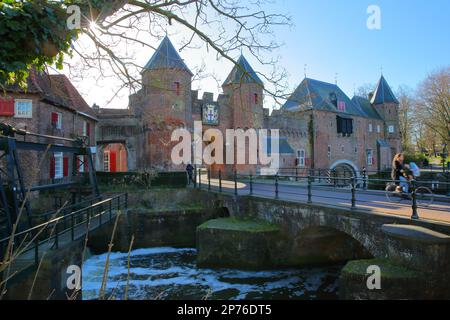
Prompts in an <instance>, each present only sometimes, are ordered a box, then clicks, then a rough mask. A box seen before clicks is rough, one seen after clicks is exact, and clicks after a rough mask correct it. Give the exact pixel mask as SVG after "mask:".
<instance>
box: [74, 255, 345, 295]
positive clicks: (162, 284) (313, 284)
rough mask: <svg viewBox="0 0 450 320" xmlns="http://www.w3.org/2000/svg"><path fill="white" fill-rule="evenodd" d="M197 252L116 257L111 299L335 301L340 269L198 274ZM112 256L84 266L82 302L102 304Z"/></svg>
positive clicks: (110, 280)
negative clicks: (93, 301)
mask: <svg viewBox="0 0 450 320" xmlns="http://www.w3.org/2000/svg"><path fill="white" fill-rule="evenodd" d="M196 254H197V252H196V250H195V249H174V248H152V249H140V250H135V251H133V252H131V259H130V261H131V262H130V270H128V267H127V265H128V253H112V254H111V255H110V264H109V271H108V281H107V285H106V297H110V298H114V299H123V298H124V294H125V288H126V285H127V277H128V272H130V277H129V281H128V283H129V284H128V288H129V289H128V298H129V299H134V300H147V299H183V300H190V299H202V298H205V297H207V298H209V299H230V300H239V299H317V298H326V299H333V298H336V291H337V277H338V274H339V271H340V267H339V266H337V267H329V268H305V269H295V270H294V269H292V270H275V271H239V270H230V269H220V270H212V269H199V268H197V267H196V263H195V261H196ZM106 258H107V254H103V255H99V256H93V257H91V258H90V259H88V260H87V261H86V262H85V264H84V266H83V289H82V290H83V299H87V300H91V299H97V298H98V295H99V291H100V288H101V285H102V279H103V273H104V268H105V262H106Z"/></svg>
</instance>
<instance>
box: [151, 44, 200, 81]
mask: <svg viewBox="0 0 450 320" xmlns="http://www.w3.org/2000/svg"><path fill="white" fill-rule="evenodd" d="M157 69H178V70H184V71H186V72H188V73H189V74H191V75H193V73H192V72H191V70H189V68H188V66H187V65H186V64H185V63H184V61H183V59H182V58H181V57H180V55H179V54H178V52H177V50H176V49H175V47H174V46H173V44H172V41H170V39H169V37H168V36H165V37H164V39H163V41H162V42H161V44H160V45H159V47H158V49H156V51H155V53H154V54H153V56H152V58H151V59H150V61H149V62H148V63H147V64H146V65H145V67H144V71H145V70H157Z"/></svg>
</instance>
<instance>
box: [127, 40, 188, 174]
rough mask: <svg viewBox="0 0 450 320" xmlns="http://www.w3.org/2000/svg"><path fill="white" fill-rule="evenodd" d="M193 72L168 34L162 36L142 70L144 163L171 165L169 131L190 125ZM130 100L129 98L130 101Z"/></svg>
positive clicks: (140, 97) (149, 164) (140, 103)
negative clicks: (144, 134) (144, 132)
mask: <svg viewBox="0 0 450 320" xmlns="http://www.w3.org/2000/svg"><path fill="white" fill-rule="evenodd" d="M192 76H193V74H192V72H191V71H190V70H189V68H188V67H187V65H186V64H185V63H184V61H183V59H182V58H181V57H180V55H179V53H178V52H177V50H176V49H175V47H174V46H173V44H172V42H171V41H170V39H169V38H168V37H165V38H164V39H163V40H162V42H161V44H160V45H159V47H158V48H157V49H156V51H155V53H154V54H153V56H152V57H151V59H150V60H149V62H148V63H147V64H146V65H145V67H144V69H143V70H142V83H143V88H142V92H141V94H140V95H139V103H138V104H139V106H140V107H139V108H138V110H137V111H138V113H139V114H140V116H141V119H142V122H143V126H144V128H145V131H146V136H145V140H146V141H145V143H144V146H145V161H144V166H146V167H152V166H155V165H156V164H157V165H160V166H162V167H164V168H168V169H173V168H172V167H171V166H172V165H171V158H170V155H171V150H172V147H173V143H172V142H171V134H172V132H173V131H174V130H175V129H177V128H181V127H184V128H188V129H192V128H193V121H192V100H191V99H192V96H191V82H192ZM130 103H131V101H130Z"/></svg>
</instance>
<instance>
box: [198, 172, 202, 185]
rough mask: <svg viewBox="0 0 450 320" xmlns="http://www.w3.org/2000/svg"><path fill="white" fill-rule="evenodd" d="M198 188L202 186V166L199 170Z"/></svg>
mask: <svg viewBox="0 0 450 320" xmlns="http://www.w3.org/2000/svg"><path fill="white" fill-rule="evenodd" d="M198 188H199V189H201V188H202V169H201V168H200V169H199V170H198Z"/></svg>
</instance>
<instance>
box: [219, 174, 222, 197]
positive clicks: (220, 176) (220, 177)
mask: <svg viewBox="0 0 450 320" xmlns="http://www.w3.org/2000/svg"><path fill="white" fill-rule="evenodd" d="M219 192H220V193H222V170H219Z"/></svg>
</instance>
